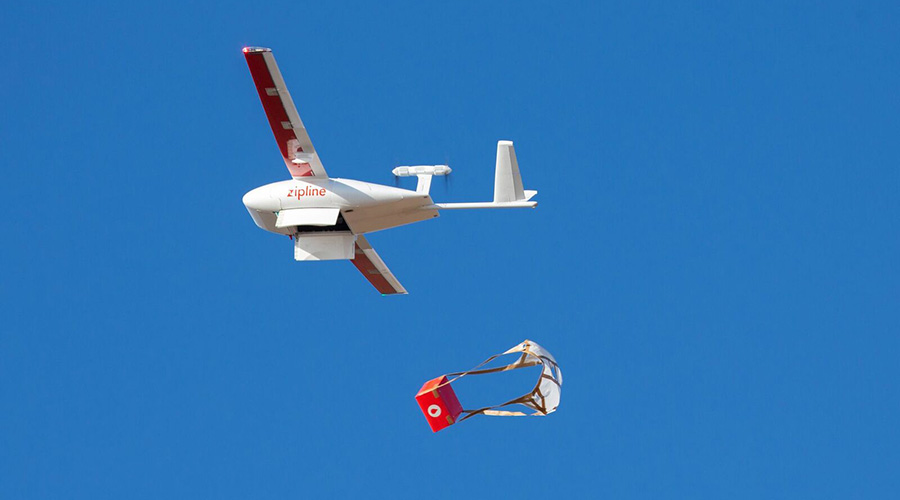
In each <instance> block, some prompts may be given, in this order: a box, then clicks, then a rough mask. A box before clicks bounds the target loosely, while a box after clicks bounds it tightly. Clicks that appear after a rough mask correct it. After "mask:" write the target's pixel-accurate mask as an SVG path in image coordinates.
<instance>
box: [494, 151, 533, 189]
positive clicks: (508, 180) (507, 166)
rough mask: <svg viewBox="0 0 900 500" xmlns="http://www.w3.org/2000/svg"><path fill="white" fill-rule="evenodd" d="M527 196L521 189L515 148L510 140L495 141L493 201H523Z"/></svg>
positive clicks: (520, 177)
mask: <svg viewBox="0 0 900 500" xmlns="http://www.w3.org/2000/svg"><path fill="white" fill-rule="evenodd" d="M529 194H531V193H529ZM531 196H534V194H531ZM531 196H529V197H528V198H531ZM528 198H526V196H525V190H524V189H522V176H521V175H520V174H519V162H518V161H516V150H515V149H514V148H513V143H512V141H499V142H497V167H496V170H495V173H494V203H509V202H514V201H525V200H527V199H528Z"/></svg>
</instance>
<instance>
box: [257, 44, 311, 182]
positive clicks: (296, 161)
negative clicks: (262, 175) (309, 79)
mask: <svg viewBox="0 0 900 500" xmlns="http://www.w3.org/2000/svg"><path fill="white" fill-rule="evenodd" d="M244 57H245V58H246V59H247V66H249V67H250V75H251V76H253V83H255V84H256V91H257V92H258V93H259V100H260V101H262V105H263V109H265V110H266V116H267V117H268V118H269V126H271V127H272V133H274V134H275V140H276V141H277V142H278V149H280V150H281V156H282V157H283V158H284V164H285V165H287V168H288V171H289V172H290V173H291V177H294V178H298V177H322V178H325V177H328V174H326V173H325V168H324V167H323V166H322V161H321V160H319V155H318V154H316V148H314V147H313V145H312V141H310V140H309V134H307V133H306V127H304V126H303V122H302V121H300V115H299V114H297V108H296V107H295V106H294V101H293V99H291V94H290V93H289V92H288V90H287V87H286V86H285V84H284V79H283V78H282V77H281V71H279V70H278V64H276V63H275V56H273V55H272V49H266V48H262V47H245V48H244Z"/></svg>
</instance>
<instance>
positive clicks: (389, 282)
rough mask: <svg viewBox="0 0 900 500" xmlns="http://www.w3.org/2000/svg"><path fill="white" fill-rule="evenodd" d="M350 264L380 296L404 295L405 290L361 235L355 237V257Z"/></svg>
mask: <svg viewBox="0 0 900 500" xmlns="http://www.w3.org/2000/svg"><path fill="white" fill-rule="evenodd" d="M352 262H353V265H354V266H356V268H357V269H359V272H361V273H362V274H363V276H365V277H366V279H367V280H369V283H371V284H372V285H373V286H374V287H375V289H376V290H378V291H379V292H381V294H382V295H395V294H406V289H405V288H403V285H401V284H400V282H399V281H397V278H395V277H394V273H392V272H391V270H390V269H388V268H387V266H386V265H385V264H384V261H383V260H381V257H379V256H378V254H377V253H375V249H374V248H372V245H370V244H369V241H368V240H366V238H365V237H364V236H363V235H361V234H360V235H357V237H356V255H355V256H354V257H353V260H352Z"/></svg>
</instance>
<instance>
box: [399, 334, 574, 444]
mask: <svg viewBox="0 0 900 500" xmlns="http://www.w3.org/2000/svg"><path fill="white" fill-rule="evenodd" d="M514 353H522V354H521V355H520V356H519V357H518V359H517V360H516V361H514V362H512V363H510V364H508V365H504V366H499V367H496V368H481V367H482V366H484V365H486V364H488V363H490V362H491V361H493V360H495V359H497V358H499V357H500V356H505V355H507V354H514ZM537 365H541V376H540V378H538V381H537V384H536V385H535V386H534V389H532V391H531V392H529V393H527V394H523V395H522V396H519V397H517V398H515V399H511V400H509V401H507V402H505V403H501V404H498V405H493V406H486V407H483V408H477V409H473V410H466V409H463V407H462V405H461V404H460V402H459V399H457V397H456V393H455V392H454V391H453V388H452V387H451V386H450V384H452V383H453V382H456V381H457V380H459V379H460V378H462V377H465V376H467V375H484V374H487V373H497V372H503V371H509V370H515V369H518V368H527V367H529V366H537ZM448 377H449V378H448ZM561 390H562V372H561V371H560V369H559V365H557V363H556V360H555V359H554V358H553V355H552V354H550V353H549V352H548V351H547V350H546V349H544V348H543V347H541V346H540V345H538V344H537V343H536V342H533V341H531V340H525V341H524V342H522V343H521V344H519V345H517V346H515V347H513V348H511V349H509V350H507V351H505V352H501V353H500V354H495V355H493V356H491V357H489V358H488V359H486V360H484V361H483V362H481V363H480V364H479V365H478V366H476V367H475V368H472V369H471V370H468V371H464V372H455V373H448V374H446V375H441V376H440V377H437V378H434V379H431V380H429V381H428V382H425V385H423V386H422V388H421V389H419V393H418V394H417V395H416V401H417V402H418V403H419V407H420V408H421V409H422V413H424V414H425V418H426V419H427V420H428V424H429V425H430V426H431V430H432V432H437V431H439V430H441V429H444V428H446V427H449V426H451V425H453V424H455V423H457V422H462V421H463V420H465V419H467V418H471V417H474V416H475V415H488V416H494V417H522V416H538V417H542V416H545V415H549V414H551V413H553V412H554V411H556V408H557V407H559V398H560V392H561ZM513 405H520V406H524V407H526V408H528V409H529V410H531V411H527V412H526V411H511V410H500V409H499V408H506V407H508V406H513Z"/></svg>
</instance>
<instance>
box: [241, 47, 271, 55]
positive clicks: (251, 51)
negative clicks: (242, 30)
mask: <svg viewBox="0 0 900 500" xmlns="http://www.w3.org/2000/svg"><path fill="white" fill-rule="evenodd" d="M243 52H244V54H254V53H257V52H272V49H269V48H266V47H244V49H243Z"/></svg>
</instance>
